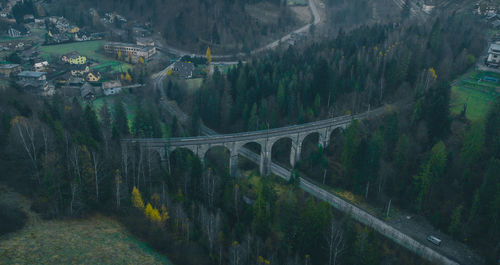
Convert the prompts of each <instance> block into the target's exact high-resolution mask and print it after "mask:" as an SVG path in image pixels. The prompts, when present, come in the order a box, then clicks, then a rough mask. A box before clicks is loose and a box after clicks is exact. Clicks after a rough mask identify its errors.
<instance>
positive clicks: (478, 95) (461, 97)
mask: <svg viewBox="0 0 500 265" xmlns="http://www.w3.org/2000/svg"><path fill="white" fill-rule="evenodd" d="M488 78H496V79H497V80H500V74H497V73H492V72H483V71H477V70H474V71H471V72H469V73H467V74H465V75H463V76H462V77H460V78H459V79H458V80H457V81H456V83H455V85H453V86H452V88H451V102H450V103H451V104H450V105H451V113H452V114H455V115H457V114H460V113H461V112H462V110H463V108H464V104H467V111H466V113H465V115H466V117H467V118H468V119H470V120H472V121H477V120H483V119H484V118H485V116H486V114H487V112H488V110H489V109H490V106H491V104H492V103H493V102H494V100H495V98H496V97H498V96H499V95H500V83H499V81H496V82H495V81H494V80H491V81H488Z"/></svg>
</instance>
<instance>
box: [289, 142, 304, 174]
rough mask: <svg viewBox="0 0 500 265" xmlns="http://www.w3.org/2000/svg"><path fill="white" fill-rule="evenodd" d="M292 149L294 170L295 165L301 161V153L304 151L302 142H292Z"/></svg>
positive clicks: (291, 163) (291, 155) (291, 159)
mask: <svg viewBox="0 0 500 265" xmlns="http://www.w3.org/2000/svg"><path fill="white" fill-rule="evenodd" d="M291 148H292V149H291V150H290V165H291V166H292V168H294V167H295V164H296V163H297V162H298V161H299V160H300V153H301V151H302V142H300V143H299V142H298V138H297V140H296V141H292V147H291Z"/></svg>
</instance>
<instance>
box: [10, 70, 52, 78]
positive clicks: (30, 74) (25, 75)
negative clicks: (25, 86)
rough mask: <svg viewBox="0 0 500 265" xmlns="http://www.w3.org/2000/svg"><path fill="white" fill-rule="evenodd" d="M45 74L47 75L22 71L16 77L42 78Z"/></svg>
mask: <svg viewBox="0 0 500 265" xmlns="http://www.w3.org/2000/svg"><path fill="white" fill-rule="evenodd" d="M45 74H47V73H45V72H33V71H22V72H20V73H19V74H18V75H17V76H19V77H35V78H39V77H42V76H43V75H45Z"/></svg>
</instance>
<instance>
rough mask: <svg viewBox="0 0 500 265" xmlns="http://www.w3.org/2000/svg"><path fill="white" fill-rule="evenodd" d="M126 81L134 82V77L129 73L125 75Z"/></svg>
mask: <svg viewBox="0 0 500 265" xmlns="http://www.w3.org/2000/svg"><path fill="white" fill-rule="evenodd" d="M125 80H127V81H128V82H131V81H132V76H130V74H129V73H128V72H127V73H126V74H125Z"/></svg>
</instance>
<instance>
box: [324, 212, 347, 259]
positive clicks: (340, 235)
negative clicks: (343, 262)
mask: <svg viewBox="0 0 500 265" xmlns="http://www.w3.org/2000/svg"><path fill="white" fill-rule="evenodd" d="M326 241H327V242H328V251H329V259H328V265H332V264H333V265H336V264H337V259H338V258H339V257H340V255H342V253H343V252H344V251H345V250H346V243H345V238H344V231H343V230H342V227H341V226H340V224H339V223H336V222H335V221H331V222H330V226H329V227H328V233H327V234H326Z"/></svg>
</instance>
